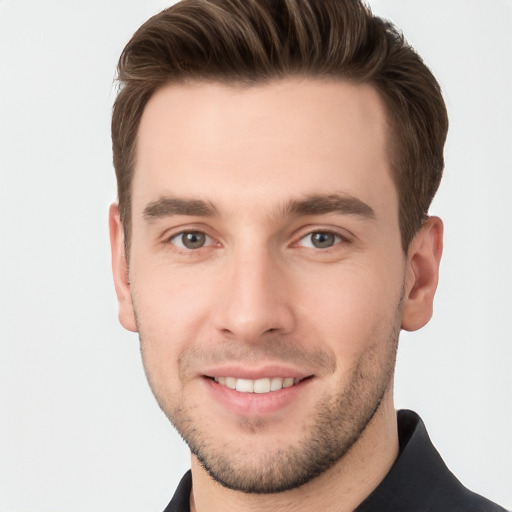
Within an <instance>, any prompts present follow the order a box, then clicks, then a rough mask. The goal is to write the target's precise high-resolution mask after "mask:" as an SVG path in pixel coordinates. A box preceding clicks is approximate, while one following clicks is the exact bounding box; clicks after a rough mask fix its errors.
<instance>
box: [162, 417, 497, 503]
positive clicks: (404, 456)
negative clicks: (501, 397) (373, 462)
mask: <svg viewBox="0 0 512 512" xmlns="http://www.w3.org/2000/svg"><path fill="white" fill-rule="evenodd" d="M398 439H399V443H400V453H399V455H398V458H397V459H396V461H395V463H394V464H393V467H392V468H391V470H390V471H389V473H388V474H387V475H386V477H385V478H384V480H383V481H382V482H381V483H380V484H379V485H378V486H377V488H376V489H375V490H374V491H373V492H372V493H371V494H370V495H369V496H368V497H367V498H366V499H365V500H364V501H363V502H362V503H361V504H360V505H359V506H358V507H357V508H356V510H355V511H354V512H388V511H389V512H506V510H505V509H504V508H502V507H500V506H499V505H496V504H495V503H492V502H491V501H489V500H487V499H485V498H483V497H482V496H479V495H478V494H475V493H473V492H471V491H469V490H468V489H466V488H465V487H464V486H463V485H462V484H461V483H460V482H459V481H458V480H457V478H455V476H454V475H453V474H452V473H451V472H450V471H449V470H448V468H447V467H446V465H445V464H444V462H443V459H441V456H440V455H439V453H438V452H437V450H436V449H435V448H434V445H433V444H432V442H431V441H430V438H429V437H428V434H427V430H426V429H425V425H424V424H423V421H422V420H421V418H420V417H419V416H418V415H417V414H416V413H415V412H412V411H399V412H398ZM191 488H192V477H191V474H190V471H189V472H188V473H186V474H185V476H184V477H183V479H182V480H181V482H180V484H179V486H178V488H177V490H176V493H175V494H174V497H173V498H172V500H171V502H170V503H169V505H168V506H167V508H166V509H165V510H164V512H190V504H189V500H190V491H191Z"/></svg>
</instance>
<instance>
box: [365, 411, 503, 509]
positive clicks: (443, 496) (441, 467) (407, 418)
mask: <svg viewBox="0 0 512 512" xmlns="http://www.w3.org/2000/svg"><path fill="white" fill-rule="evenodd" d="M398 435H399V441H400V453H399V455H398V458H397V460H396V461H395V464H394V465H393V467H392V468H391V470H390V471H389V473H388V474H387V475H386V477H385V478H384V480H383V481H382V482H381V483H380V484H379V486H378V487H377V488H376V489H375V490H374V492H373V493H372V494H371V495H370V496H369V497H368V498H367V499H366V500H365V501H364V502H363V503H362V504H361V505H360V506H359V507H358V508H357V509H356V512H373V511H375V512H376V511H379V512H385V511H388V510H389V511H393V512H444V511H446V512H506V510H505V509H504V508H502V507H501V506H499V505H497V504H496V503H493V502H491V501H490V500H488V499H486V498H484V497H482V496H480V495H478V494H476V493H474V492H472V491H470V490H469V489H467V488H466V487H464V485H462V483H461V482H460V481H459V480H458V479H457V478H456V477H455V475H454V474H453V473H452V472H451V471H450V470H449V469H448V468H447V467H446V464H445V463H444V461H443V459H442V458H441V456H440V455H439V453H438V452H437V450H436V449H435V447H434V445H433V444H432V441H431V440H430V438H429V436H428V433H427V430H426V428H425V425H424V423H423V421H422V420H421V418H420V417H419V416H418V415H417V414H416V413H415V412H413V411H399V413H398Z"/></svg>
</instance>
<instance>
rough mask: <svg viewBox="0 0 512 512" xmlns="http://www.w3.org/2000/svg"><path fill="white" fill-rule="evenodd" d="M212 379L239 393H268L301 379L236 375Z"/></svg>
mask: <svg viewBox="0 0 512 512" xmlns="http://www.w3.org/2000/svg"><path fill="white" fill-rule="evenodd" d="M213 380H214V381H215V382H217V383H218V384H220V385H221V386H226V387H227V388H230V389H234V390H236V391H239V392H240V393H270V392H271V391H279V390H280V389H283V388H290V387H292V386H295V385H296V384H298V383H299V382H300V381H301V380H302V379H294V378H292V377H272V378H264V379H256V380H251V379H237V378H236V377H213Z"/></svg>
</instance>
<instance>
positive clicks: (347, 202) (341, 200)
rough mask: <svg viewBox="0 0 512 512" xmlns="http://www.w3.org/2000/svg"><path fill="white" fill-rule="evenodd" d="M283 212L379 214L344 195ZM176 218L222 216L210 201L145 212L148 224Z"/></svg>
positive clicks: (156, 205)
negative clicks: (178, 216) (167, 218)
mask: <svg viewBox="0 0 512 512" xmlns="http://www.w3.org/2000/svg"><path fill="white" fill-rule="evenodd" d="M279 213H280V214H281V215H282V216H284V217H303V216H306V215H326V214H328V213H338V214H342V215H355V216H358V217H361V218H363V219H369V220H372V219H375V211H374V210H373V208H372V207H371V206H369V205H367V204H366V203H365V202H363V201H361V200H360V199H358V198H356V197H354V196H351V195H341V194H329V195H311V196H306V197H305V198H304V199H292V200H291V201H288V202H287V203H285V204H284V205H283V206H282V207H281V208H279ZM174 215H188V216H197V217H218V216H219V211H218V209H217V208H216V207H215V205H214V204H213V203H211V202H209V201H203V200H201V199H182V198H176V197H168V196H165V197H161V198H159V199H157V200H156V201H153V202H151V203H149V204H148V205H147V206H146V207H145V208H144V212H143V217H144V220H146V221H148V222H151V221H153V220H156V219H159V218H164V217H172V216H174Z"/></svg>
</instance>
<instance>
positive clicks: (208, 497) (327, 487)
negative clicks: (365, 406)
mask: <svg viewBox="0 0 512 512" xmlns="http://www.w3.org/2000/svg"><path fill="white" fill-rule="evenodd" d="M397 455H398V432H397V424H396V412H395V410H394V407H393V399H392V396H391V392H389V393H387V394H386V395H385V397H384V399H383V401H382V402H381V405H380V407H379V409H378V410H377V412H376V413H375V415H374V417H373V418H372V420H371V421H370V423H369V424H368V425H367V427H366V429H365V430H364V432H363V433H362V434H361V436H360V437H359V439H358V440H357V441H356V443H354V445H353V446H352V447H351V449H350V450H349V451H348V452H347V453H346V454H345V455H344V456H343V457H342V458H341V459H340V460H338V462H337V463H336V464H335V465H334V466H332V467H331V468H330V469H328V470H327V471H325V472H324V473H322V474H321V475H320V476H318V477H316V478H314V479H313V480H311V481H310V482H308V483H307V484H304V485H302V486H301V487H298V488H296V489H292V490H289V491H285V492H281V493H276V494H247V493H242V492H239V491H232V490H230V489H226V488H225V487H223V486H221V485H220V484H218V483H217V482H215V481H214V480H213V479H212V478H211V477H210V476H209V475H208V474H207V472H206V471H205V470H204V468H203V467H202V466H201V464H200V463H199V461H198V460H197V459H196V458H195V457H194V456H193V457H192V482H193V488H192V495H191V497H190V504H191V511H192V512H214V511H218V510H223V511H225V512H231V511H237V512H259V511H263V510H265V511H266V510H273V511H275V512H288V511H290V512H291V511H293V512H302V511H304V512H305V511H308V512H315V511H319V512H320V511H322V512H330V511H336V512H349V511H353V510H354V509H355V508H356V507H357V506H358V505H359V504H360V503H361V502H362V501H363V500H364V499H365V498H366V497H367V496H369V495H370V494H371V492H372V491H373V490H374V489H375V488H376V487H377V486H378V485H379V483H380V482H381V481H382V480H383V478H384V477H385V476H386V474H387V473H388V471H389V470H390V469H391V466H392V465H393V463H394V461H395V459H396V457H397Z"/></svg>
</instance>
